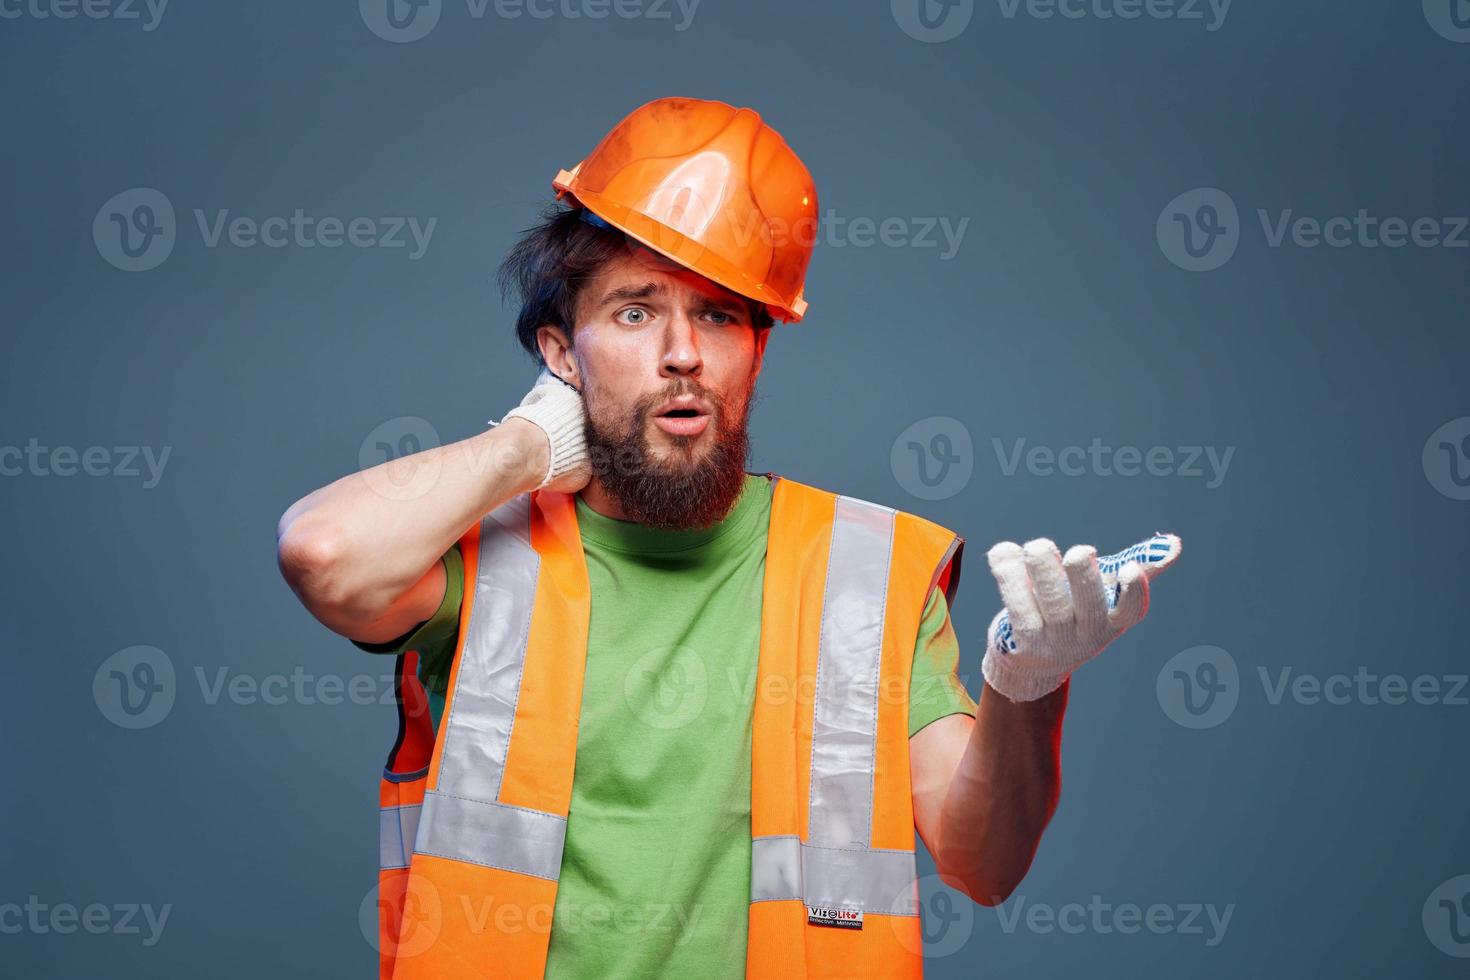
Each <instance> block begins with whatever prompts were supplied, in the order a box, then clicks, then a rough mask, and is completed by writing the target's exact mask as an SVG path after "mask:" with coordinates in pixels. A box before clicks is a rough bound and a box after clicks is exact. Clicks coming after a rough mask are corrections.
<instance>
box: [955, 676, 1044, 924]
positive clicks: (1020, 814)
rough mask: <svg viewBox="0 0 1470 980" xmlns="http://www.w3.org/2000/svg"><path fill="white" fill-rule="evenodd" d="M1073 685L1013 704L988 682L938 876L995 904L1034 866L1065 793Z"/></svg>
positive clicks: (959, 774) (958, 776) (959, 775)
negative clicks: (1064, 743) (1063, 751)
mask: <svg viewBox="0 0 1470 980" xmlns="http://www.w3.org/2000/svg"><path fill="white" fill-rule="evenodd" d="M1067 689H1068V684H1066V683H1064V684H1063V685H1062V686H1061V687H1060V688H1058V689H1057V690H1055V691H1053V692H1052V693H1051V694H1048V695H1046V696H1044V697H1042V698H1039V699H1037V700H1035V701H1026V702H1021V703H1017V702H1013V701H1009V700H1007V699H1006V698H1005V696H1004V695H1001V694H999V693H997V692H996V691H995V690H994V689H993V688H991V687H990V685H989V684H986V685H985V690H984V693H983V694H982V695H981V697H980V705H979V709H978V710H977V712H976V715H975V725H974V728H973V729H972V731H971V734H970V740H969V744H968V745H967V746H966V748H965V753H964V755H963V756H962V757H961V759H960V764H959V766H958V768H957V769H956V771H955V773H954V776H953V778H952V779H951V781H950V784H949V789H948V791H947V793H946V794H945V798H944V805H943V808H942V809H941V812H940V826H939V845H938V847H937V849H936V853H935V855H934V858H935V863H936V864H937V866H938V869H939V872H940V875H941V876H942V877H943V878H944V879H946V881H948V882H949V883H950V884H952V885H954V886H956V887H959V888H961V889H962V890H963V891H964V892H965V893H966V894H968V895H969V896H970V897H971V898H973V899H974V900H975V901H977V902H980V903H981V904H984V905H995V904H998V903H999V902H1001V901H1003V900H1004V899H1005V898H1006V897H1007V896H1009V895H1010V894H1011V892H1012V891H1014V890H1015V888H1016V886H1017V885H1018V884H1020V882H1021V879H1022V878H1023V877H1025V875H1026V871H1027V870H1028V869H1029V868H1030V867H1031V861H1032V858H1034V857H1035V856H1036V848H1037V846H1038V845H1039V844H1040V842H1041V835H1042V832H1043V831H1044V830H1045V829H1046V825H1047V823H1048V822H1049V821H1050V820H1051V816H1052V814H1053V813H1054V812H1055V811H1056V806H1057V799H1058V797H1059V795H1060V793H1061V759H1060V748H1061V737H1062V716H1063V715H1064V714H1065V712H1066V707H1067Z"/></svg>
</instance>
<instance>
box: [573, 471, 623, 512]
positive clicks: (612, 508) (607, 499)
mask: <svg viewBox="0 0 1470 980" xmlns="http://www.w3.org/2000/svg"><path fill="white" fill-rule="evenodd" d="M578 493H579V495H580V496H581V498H582V500H584V501H585V502H586V504H587V506H588V507H591V508H592V509H593V510H595V511H597V513H599V514H601V515H602V516H603V517H610V518H612V519H613V520H615V521H626V520H627V519H628V515H627V514H626V513H625V512H624V511H623V508H622V505H621V504H619V503H618V502H617V501H616V500H614V499H613V498H612V496H611V495H610V494H609V493H608V492H607V490H606V489H604V488H603V486H602V481H601V480H600V479H598V478H597V477H595V476H594V477H593V478H592V479H591V480H589V481H588V483H587V485H586V486H585V487H583V488H582V489H581V490H580V491H578Z"/></svg>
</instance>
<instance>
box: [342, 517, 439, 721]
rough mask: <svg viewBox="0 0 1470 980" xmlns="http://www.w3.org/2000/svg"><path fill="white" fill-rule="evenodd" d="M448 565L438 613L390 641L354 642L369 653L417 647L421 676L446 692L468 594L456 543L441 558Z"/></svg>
mask: <svg viewBox="0 0 1470 980" xmlns="http://www.w3.org/2000/svg"><path fill="white" fill-rule="evenodd" d="M440 561H441V562H442V563H443V565H444V598H443V599H442V600H441V601H440V602H439V608H438V609H437V610H435V612H434V615H433V616H431V617H429V618H428V619H426V620H424V621H423V622H422V623H420V624H419V625H418V626H415V627H414V628H413V629H411V630H409V631H408V632H407V633H405V634H403V635H402V636H400V637H399V638H398V639H396V640H390V641H388V642H387V643H360V642H358V641H357V640H353V641H352V644H353V646H356V647H357V648H358V649H360V650H366V651H367V652H368V653H388V654H395V655H396V654H399V653H402V652H403V651H405V650H417V651H418V654H419V680H420V681H421V682H422V683H423V685H424V687H425V688H427V689H429V690H430V691H434V692H436V693H440V694H442V693H443V692H444V690H445V689H446V688H447V687H448V686H449V668H450V665H451V662H452V661H453V660H454V646H455V639H456V638H457V636H458V634H459V605H460V602H461V600H462V599H463V598H464V559H463V558H462V557H461V556H460V553H459V545H458V544H455V545H453V546H452V547H450V549H449V550H448V551H446V552H445V553H444V557H443V558H442V559H440Z"/></svg>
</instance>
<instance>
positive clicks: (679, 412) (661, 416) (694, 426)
mask: <svg viewBox="0 0 1470 980" xmlns="http://www.w3.org/2000/svg"><path fill="white" fill-rule="evenodd" d="M709 419H710V417H709V416H708V415H706V414H704V413H703V412H701V411H700V410H699V409H697V408H671V409H669V410H668V411H666V412H659V413H658V414H657V415H655V416H654V417H653V424H654V425H656V426H658V427H659V428H660V429H662V430H663V431H664V432H667V433H668V434H669V435H671V436H697V435H699V434H700V433H702V432H703V431H704V430H705V429H706V428H708V427H709Z"/></svg>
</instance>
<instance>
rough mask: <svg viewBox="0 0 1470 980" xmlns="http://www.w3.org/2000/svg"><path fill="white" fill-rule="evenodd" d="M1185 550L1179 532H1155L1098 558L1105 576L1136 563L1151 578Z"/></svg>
mask: <svg viewBox="0 0 1470 980" xmlns="http://www.w3.org/2000/svg"><path fill="white" fill-rule="evenodd" d="M1182 550H1183V543H1182V542H1181V541H1180V540H1179V536H1178V535H1177V534H1155V535H1154V536H1153V537H1151V538H1147V539H1145V540H1143V541H1140V542H1138V544H1135V545H1130V546H1128V547H1127V548H1124V549H1123V550H1122V551H1120V552H1118V553H1117V554H1116V555H1108V556H1107V557H1106V558H1100V559H1098V564H1099V565H1101V566H1102V573H1103V577H1104V578H1105V579H1106V578H1107V577H1108V576H1109V575H1112V574H1114V573H1118V572H1121V571H1122V570H1123V568H1124V567H1125V566H1127V565H1130V564H1136V565H1138V566H1140V567H1141V568H1142V569H1143V570H1144V574H1146V575H1147V576H1148V577H1149V578H1150V579H1153V578H1154V577H1155V576H1157V575H1158V574H1159V573H1160V572H1162V571H1163V570H1164V569H1166V568H1168V567H1169V566H1170V565H1172V564H1174V560H1175V559H1176V558H1178V557H1179V554H1180V552H1181V551H1182Z"/></svg>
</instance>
